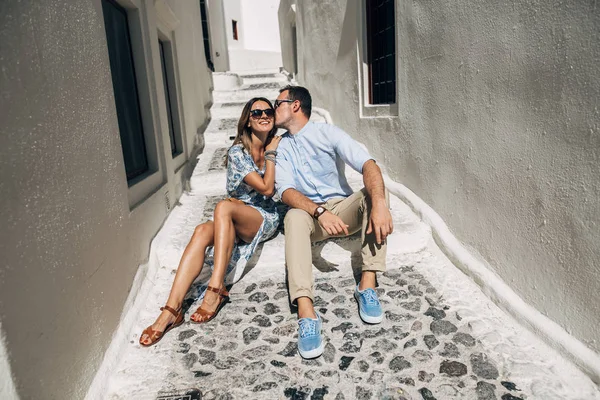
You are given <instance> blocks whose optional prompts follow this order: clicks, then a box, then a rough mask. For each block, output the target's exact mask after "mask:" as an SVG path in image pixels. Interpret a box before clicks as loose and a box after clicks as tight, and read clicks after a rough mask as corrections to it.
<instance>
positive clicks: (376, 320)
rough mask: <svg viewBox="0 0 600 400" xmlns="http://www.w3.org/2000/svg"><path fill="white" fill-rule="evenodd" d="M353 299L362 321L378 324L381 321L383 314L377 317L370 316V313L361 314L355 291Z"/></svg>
mask: <svg viewBox="0 0 600 400" xmlns="http://www.w3.org/2000/svg"><path fill="white" fill-rule="evenodd" d="M354 300H356V305H357V306H358V315H359V316H360V319H362V320H363V322H366V323H367V324H380V323H381V321H383V314H381V315H380V316H378V317H372V316H370V315H366V314H363V312H362V310H361V309H360V302H359V301H358V299H357V298H356V293H355V294H354Z"/></svg>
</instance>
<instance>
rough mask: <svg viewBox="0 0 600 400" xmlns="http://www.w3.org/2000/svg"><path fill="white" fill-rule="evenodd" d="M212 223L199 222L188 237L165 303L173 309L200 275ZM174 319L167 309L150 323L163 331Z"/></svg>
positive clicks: (210, 240) (177, 307) (208, 244)
mask: <svg viewBox="0 0 600 400" xmlns="http://www.w3.org/2000/svg"><path fill="white" fill-rule="evenodd" d="M213 238H214V223H213V222H212V221H208V222H205V223H203V224H200V225H198V226H197V227H196V229H195V230H194V234H193V235H192V238H191V239H190V242H189V243H188V245H187V246H186V248H185V251H184V252H183V255H182V256H181V261H179V266H178V267H177V274H176V275H175V280H174V281H173V286H172V287H171V292H170V293H169V299H168V300H167V305H168V306H169V307H171V308H173V309H175V310H179V308H180V307H181V304H182V303H183V299H184V298H185V295H186V294H187V292H188V290H190V286H192V283H193V282H194V280H195V279H196V278H197V277H198V275H200V272H201V271H202V267H203V266H204V253H205V252H206V248H207V247H208V246H212V245H213V243H214V239H213ZM173 321H175V316H174V315H173V314H171V313H170V312H168V311H166V310H165V311H163V312H162V313H161V314H160V315H159V316H158V318H157V319H156V321H155V322H154V324H153V325H152V329H153V330H157V331H161V332H162V331H164V329H165V328H166V327H167V325H168V324H169V323H171V322H173ZM144 336H145V335H143V336H142V338H141V341H142V342H143V343H146V344H148V342H149V338H148V337H147V336H146V337H144Z"/></svg>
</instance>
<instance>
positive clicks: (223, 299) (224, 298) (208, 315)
mask: <svg viewBox="0 0 600 400" xmlns="http://www.w3.org/2000/svg"><path fill="white" fill-rule="evenodd" d="M206 290H210V291H211V292H213V293H216V294H218V295H219V304H218V305H217V308H216V309H215V311H206V310H205V309H203V308H202V305H200V307H198V309H197V310H196V312H195V313H193V314H192V317H193V316H194V315H199V316H200V317H199V318H198V319H197V320H193V319H190V322H192V323H195V324H202V323H205V322H208V321H210V320H211V319H213V318H214V317H216V316H217V314H218V313H219V311H220V310H221V308H223V306H224V305H225V304H226V303H227V302H228V301H229V292H228V291H227V290H225V286H223V287H222V288H221V289H216V288H214V287H212V286H209V287H207V288H206Z"/></svg>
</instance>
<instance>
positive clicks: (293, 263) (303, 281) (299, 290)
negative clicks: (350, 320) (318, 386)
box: [285, 209, 324, 358]
mask: <svg viewBox="0 0 600 400" xmlns="http://www.w3.org/2000/svg"><path fill="white" fill-rule="evenodd" d="M314 230H315V222H314V220H313V217H312V216H310V215H308V213H307V212H306V211H303V210H300V209H291V210H289V211H288V213H287V214H286V216H285V260H286V261H285V263H286V266H287V271H288V283H289V287H290V300H291V301H292V303H293V302H296V304H297V305H298V353H300V356H302V357H303V358H315V357H319V356H320V355H321V354H323V349H324V344H323V337H322V336H321V329H322V321H321V318H320V317H319V316H318V315H317V314H316V313H315V310H314V307H313V296H314V295H313V275H312V251H311V246H310V244H311V235H312V234H313V233H314Z"/></svg>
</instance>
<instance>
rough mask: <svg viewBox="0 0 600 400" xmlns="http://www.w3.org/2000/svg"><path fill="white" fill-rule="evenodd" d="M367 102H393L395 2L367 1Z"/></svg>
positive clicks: (394, 86) (378, 103) (394, 93)
mask: <svg viewBox="0 0 600 400" xmlns="http://www.w3.org/2000/svg"><path fill="white" fill-rule="evenodd" d="M365 3H366V22H367V40H366V42H367V63H368V65H369V103H370V104H373V105H380V104H395V103H396V14H395V4H394V3H395V0H366V1H365Z"/></svg>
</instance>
